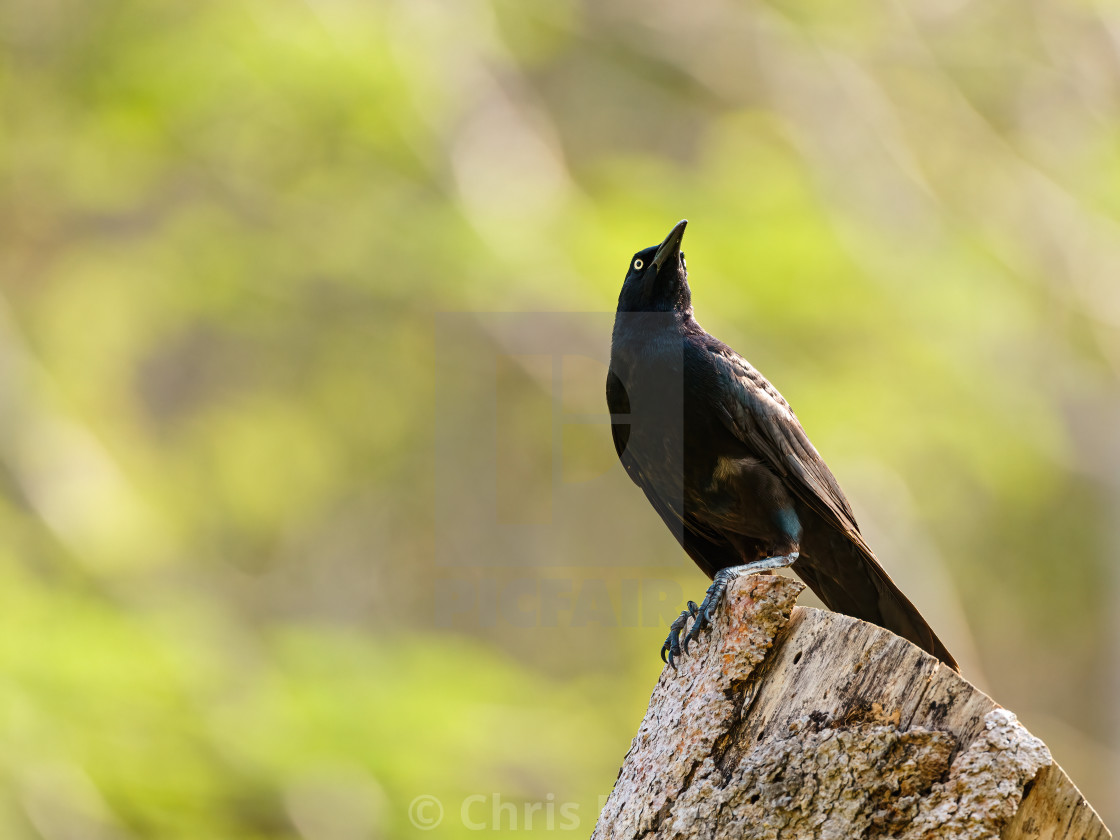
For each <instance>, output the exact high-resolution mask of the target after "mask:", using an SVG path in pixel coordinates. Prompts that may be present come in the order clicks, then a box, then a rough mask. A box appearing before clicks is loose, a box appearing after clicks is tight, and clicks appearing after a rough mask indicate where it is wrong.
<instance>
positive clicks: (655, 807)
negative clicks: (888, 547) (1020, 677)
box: [592, 576, 1112, 840]
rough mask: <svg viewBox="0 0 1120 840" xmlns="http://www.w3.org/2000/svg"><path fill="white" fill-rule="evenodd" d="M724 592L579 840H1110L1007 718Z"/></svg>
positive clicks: (956, 687) (902, 656)
mask: <svg viewBox="0 0 1120 840" xmlns="http://www.w3.org/2000/svg"><path fill="white" fill-rule="evenodd" d="M803 588H804V587H803V586H802V585H801V584H800V583H798V582H796V581H793V580H790V579H788V578H784V577H778V576H754V577H747V578H741V579H739V580H737V581H735V582H734V583H732V585H731V587H730V588H729V589H728V593H727V599H726V600H725V601H724V603H723V605H722V606H721V607H720V610H719V614H718V616H717V619H716V622H715V627H714V628H713V631H712V633H711V635H710V636H709V635H707V634H705V635H704V636H703V637H702V638H701V640H700V641H701V643H700V644H699V645H695V644H694V645H693V646H692V648H691V650H690V654H691V655H690V656H687V657H684V658H683V659H682V660H681V661H680V670H679V671H677V672H674V671H673V670H672V669H671V668H668V667H667V668H665V670H664V671H663V672H662V674H661V678H660V679H659V680H658V683H657V687H656V688H655V689H654V692H653V697H652V698H651V699H650V704H649V709H648V710H647V711H646V716H645V719H644V720H643V721H642V725H641V728H640V729H639V730H638V734H637V736H636V737H635V738H634V741H633V744H632V745H631V747H630V751H629V752H628V753H627V755H626V759H625V762H624V764H623V766H622V769H621V770H620V771H619V777H618V781H617V782H616V783H615V787H614V790H613V791H612V792H611V795H610V797H609V798H608V799H607V802H606V805H605V806H604V808H603V811H602V813H601V814H600V815H599V822H598V824H597V825H596V826H595V832H594V834H593V835H592V838H593V840H608V838H609V840H631V838H634V839H635V840H636V838H642V840H670V839H671V838H775V840H776V839H777V838H779V837H780V838H783V840H793V838H826V839H827V838H837V840H841V838H843V839H844V840H847V838H853V837H867V838H888V837H890V838H905V840H911V839H913V840H917V838H930V839H931V840H932V838H969V840H980V838H997V837H1000V838H1004V840H1051V839H1053V840H1065V838H1070V840H1073V839H1074V838H1077V840H1080V838H1088V840H1105V838H1110V837H1111V836H1112V835H1111V834H1110V833H1109V832H1108V829H1106V828H1105V827H1104V825H1103V824H1102V823H1101V821H1100V819H1099V818H1098V817H1097V815H1096V812H1094V811H1093V809H1092V808H1091V807H1090V806H1089V804H1088V803H1087V802H1086V801H1085V800H1084V799H1083V798H1082V796H1081V794H1080V793H1079V792H1078V790H1077V788H1076V787H1074V785H1073V783H1072V782H1070V780H1069V777H1068V776H1066V774H1065V772H1064V771H1063V770H1062V769H1061V768H1060V767H1059V766H1058V765H1057V764H1055V763H1054V762H1053V759H1052V758H1051V757H1050V752H1049V750H1047V748H1046V745H1045V744H1043V743H1042V742H1041V741H1040V740H1038V739H1037V738H1035V737H1034V736H1033V735H1031V734H1030V733H1029V732H1028V731H1027V730H1026V729H1024V728H1023V726H1022V725H1021V724H1020V723H1019V722H1018V721H1017V720H1016V719H1015V715H1014V714H1012V713H1011V712H1009V711H1008V710H1006V709H1003V708H1001V707H1000V706H998V705H997V704H996V703H994V702H993V701H992V700H991V699H990V698H989V697H987V696H986V695H985V694H983V693H982V692H980V691H979V690H977V689H976V688H974V687H973V686H972V685H970V684H969V683H968V682H966V681H965V680H964V679H962V678H961V677H960V676H959V675H958V674H956V673H955V672H953V671H951V670H950V669H948V668H946V667H945V666H943V665H941V664H940V663H939V662H938V661H937V660H936V659H934V658H933V657H931V656H929V655H927V654H926V653H924V652H923V651H921V650H919V649H918V648H916V647H915V646H914V645H912V644H910V643H909V642H907V641H905V640H904V639H901V638H899V637H898V636H895V635H894V634H892V633H889V632H888V631H886V630H883V629H881V628H879V627H875V626H874V625H871V624H867V623H866V622H863V621H859V620H857V619H853V618H849V617H848V616H843V615H839V614H837V613H830V612H822V611H821V610H815V609H809V608H805V607H795V606H794V601H795V600H796V599H797V595H798V593H800V591H801V590H802V589H803Z"/></svg>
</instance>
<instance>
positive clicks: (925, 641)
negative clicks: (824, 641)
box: [607, 221, 957, 670]
mask: <svg viewBox="0 0 1120 840" xmlns="http://www.w3.org/2000/svg"><path fill="white" fill-rule="evenodd" d="M686 224H687V222H685V221H682V222H679V223H678V224H677V225H676V226H675V227H674V228H673V230H672V231H670V233H669V235H668V236H667V237H665V241H664V242H662V243H661V244H660V245H656V246H653V247H650V248H646V249H645V250H643V251H639V252H638V253H636V254H635V255H634V256H633V258H632V259H631V260H630V266H629V269H628V271H627V273H626V280H625V281H624V282H623V284H622V292H621V294H620V295H619V298H618V311H617V313H616V315H615V322H614V332H613V335H612V338H611V363H610V370H609V372H608V374H607V405H608V407H609V409H610V412H611V415H612V418H611V431H612V434H613V436H614V445H615V450H616V451H617V452H618V457H619V459H620V460H621V461H622V465H623V466H624V467H625V468H626V472H627V473H628V474H629V475H630V478H631V479H632V480H633V481H634V483H635V484H637V485H638V486H639V487H640V488H642V490H643V491H644V492H645V494H646V498H648V499H649V501H650V503H651V504H652V505H653V507H654V509H656V511H657V513H658V514H660V516H661V518H662V519H663V520H664V521H665V524H666V525H668V526H669V529H670V530H671V531H673V533H674V534H675V535H676V537H677V540H678V541H679V542H680V544H681V546H682V547H683V548H684V550H685V552H687V553H688V555H689V556H690V557H691V558H692V559H693V560H694V561H695V562H696V564H697V565H698V566H699V567H700V568H701V569H702V570H703V571H704V572H705V574H707V575H708V577H710V578H712V579H713V583H712V585H711V586H710V587H708V591H707V594H706V595H705V597H704V600H703V603H702V604H701V605H700V606H699V607H697V606H696V604H695V603H694V602H692V601H689V602H688V609H687V610H685V611H683V612H682V613H681V614H680V617H679V618H677V619H676V620H675V621H674V622H673V623H672V625H671V627H670V629H669V636H668V638H667V639H666V640H665V644H664V645H662V648H661V658H662V659H665V655H666V653H668V662H669V664H671V665H673V666H674V667H676V663H675V659H676V658H677V657H679V656H680V655H681V653H682V652H683V653H688V645H689V643H690V642H692V641H694V640H695V639H696V638H697V636H699V634H700V631H701V629H702V628H703V627H705V626H707V625H710V624H711V620H712V616H713V614H714V612H715V610H716V609H717V608H718V606H719V603H720V600H721V598H722V597H723V594H724V591H725V589H726V588H727V584H728V583H729V582H730V581H731V580H733V579H734V578H736V577H739V576H740V575H744V574H753V573H757V572H765V571H767V570H769V569H777V568H781V567H784V566H791V567H792V568H793V571H794V572H796V573H797V575H798V576H799V577H800V578H801V579H802V580H804V581H805V583H807V584H808V585H809V588H810V589H812V590H813V591H814V592H815V593H817V595H818V596H819V597H820V599H821V600H822V601H824V603H825V604H826V605H827V606H828V607H829V608H830V609H832V610H836V611H837V612H841V613H845V614H847V615H851V616H854V617H856V618H861V619H863V620H865V621H869V622H872V623H874V624H878V625H879V626H880V627H885V628H886V629H888V630H891V631H893V632H895V633H897V634H898V635H900V636H902V637H903V638H906V639H909V640H910V641H911V642H913V643H914V644H916V645H918V647H920V648H922V649H923V650H925V651H928V652H929V653H931V654H933V655H934V656H936V657H937V658H938V659H940V660H941V661H942V662H944V663H945V664H946V665H948V666H949V667H951V668H953V669H955V670H956V669H957V664H956V662H955V661H954V660H953V657H952V656H951V655H950V654H949V652H948V651H947V650H946V649H945V646H944V645H943V644H942V643H941V641H940V640H939V639H938V638H937V636H936V635H934V632H933V630H932V629H930V626H929V625H928V624H927V623H926V621H925V619H923V618H922V616H921V614H920V613H919V612H918V610H917V608H915V606H914V605H913V604H911V603H910V601H909V600H908V599H907V598H906V596H905V595H903V594H902V592H901V591H899V589H898V587H897V586H895V584H894V583H893V581H891V579H890V577H888V576H887V573H886V572H885V571H884V570H883V568H882V566H880V565H879V563H878V561H877V560H876V559H875V555H874V554H873V553H872V551H871V549H870V548H869V547H868V545H867V543H866V542H865V541H864V539H863V537H862V536H861V535H860V532H859V527H858V526H857V525H856V520H855V517H854V516H853V514H852V509H851V506H850V505H849V504H848V500H847V499H846V498H844V494H843V492H842V491H841V490H840V486H839V485H838V484H837V482H836V479H835V478H834V477H833V475H832V473H831V472H830V471H829V469H828V467H827V466H826V465H825V463H824V461H823V460H822V459H821V456H820V455H819V454H818V453H817V450H816V449H815V448H814V447H813V444H811V443H810V442H809V438H808V437H807V436H806V435H805V431H804V430H803V429H802V428H801V424H800V423H799V422H798V420H797V417H796V416H794V413H793V411H792V410H791V409H790V407H789V404H788V403H787V402H786V401H785V399H783V398H782V395H781V394H779V393H778V391H777V389H775V388H774V386H773V385H771V384H770V383H769V382H768V381H767V380H766V379H765V377H763V376H762V374H761V373H759V372H758V371H757V370H755V369H754V368H753V367H751V365H750V364H749V363H748V362H747V361H746V360H745V359H743V357H741V356H740V355H739V354H738V353H736V352H735V351H734V350H732V349H731V348H730V347H728V346H727V345H726V344H723V343H722V342H721V341H719V340H717V339H715V338H713V337H712V336H711V335H709V334H708V333H707V332H705V331H704V329H703V328H702V327H701V326H700V325H699V324H698V323H696V320H695V319H694V318H693V316H692V293H691V291H690V290H689V287H688V272H687V270H686V267H685V259H684V254H683V253H681V239H682V237H683V236H684V229H685V225H686ZM690 616H691V617H692V618H694V621H693V623H692V627H691V628H690V629H689V630H688V632H687V633H686V634H685V636H684V638H683V639H682V638H681V631H682V630H683V629H684V627H685V626H686V623H687V620H688V618H689V617H690Z"/></svg>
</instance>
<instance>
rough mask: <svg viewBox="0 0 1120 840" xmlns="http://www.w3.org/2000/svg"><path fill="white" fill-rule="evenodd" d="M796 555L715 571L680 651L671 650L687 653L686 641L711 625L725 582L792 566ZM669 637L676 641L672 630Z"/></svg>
mask: <svg viewBox="0 0 1120 840" xmlns="http://www.w3.org/2000/svg"><path fill="white" fill-rule="evenodd" d="M797 556H798V554H797V552H796V551H791V552H790V553H789V554H782V555H779V556H776V557H763V558H762V559H761V560H754V561H753V562H750V563H744V564H743V565H742V566H728V567H727V568H726V569H720V570H719V571H718V572H716V576H715V579H714V580H713V581H712V585H711V586H709V587H708V591H707V593H706V594H705V595H704V601H703V603H701V604H700V609H699V610H698V611H697V613H696V616H695V618H696V620H695V621H693V622H692V626H691V627H690V628H689V629H688V633H686V634H685V637H684V644H683V647H682V648H681V650H680V651H673V652H674V653H688V643H689V642H691V641H693V640H695V639H696V638H698V637H699V636H700V631H701V630H702V629H703V628H704V627H705V626H708V627H710V626H711V624H712V617H713V616H714V615H715V612H716V608H717V607H719V605H720V602H721V601H722V600H723V595H724V593H725V592H726V591H727V584H729V583H731V581H733V580H735V578H739V577H742V576H743V575H755V574H758V573H759V572H765V571H767V570H769V569H784V568H785V567H787V566H792V565H793V563H794V561H795V560H797ZM689 606H692V603H691V602H689ZM684 615H685V614H684V613H681V616H680V618H678V619H677V621H683V620H684ZM677 621H674V622H673V626H676V623H677ZM677 633H678V635H679V633H680V631H679V630H678V631H677ZM669 639H671V640H672V641H673V642H676V638H674V635H673V633H672V632H670V633H669ZM669 639H667V640H666V644H668V642H669Z"/></svg>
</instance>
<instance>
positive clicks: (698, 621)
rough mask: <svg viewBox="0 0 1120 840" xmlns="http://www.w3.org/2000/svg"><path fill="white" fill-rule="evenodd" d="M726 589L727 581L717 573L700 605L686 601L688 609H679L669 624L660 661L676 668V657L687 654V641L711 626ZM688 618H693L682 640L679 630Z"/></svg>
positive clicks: (694, 639)
mask: <svg viewBox="0 0 1120 840" xmlns="http://www.w3.org/2000/svg"><path fill="white" fill-rule="evenodd" d="M726 589H727V581H726V580H723V579H722V578H721V576H719V575H717V576H716V580H715V582H714V583H713V584H712V585H711V586H709V587H708V591H707V592H706V593H705V594H704V600H703V602H702V603H701V604H700V606H697V605H696V602H695V601H689V602H688V609H687V610H681V614H680V615H679V616H677V618H676V620H674V621H673V623H672V624H670V625H669V636H668V637H667V638H666V639H665V644H663V645H662V646H661V661H662V662H665V661H667V662H668V663H669V664H670V665H672V666H673V669H674V670H676V668H677V663H676V659H677V658H679V657H680V656H683V655H687V654H688V645H689V643H690V642H694V641H696V639H698V638H699V637H700V633H701V631H703V629H704V628H705V627H711V626H712V619H713V618H714V617H715V612H716V609H717V608H718V607H719V604H720V601H722V600H723V593H724V591H726ZM690 618H691V619H693V621H692V626H691V627H689V628H688V632H687V633H685V634H684V639H683V640H682V639H681V631H682V630H683V629H684V626H685V624H686V623H687V622H688V619H690ZM666 652H668V654H669V658H668V660H666V658H665V654H666Z"/></svg>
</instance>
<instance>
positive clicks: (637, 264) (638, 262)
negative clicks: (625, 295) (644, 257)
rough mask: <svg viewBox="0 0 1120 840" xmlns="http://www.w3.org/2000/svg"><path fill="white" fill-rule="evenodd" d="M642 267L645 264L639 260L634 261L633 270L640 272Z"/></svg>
mask: <svg viewBox="0 0 1120 840" xmlns="http://www.w3.org/2000/svg"><path fill="white" fill-rule="evenodd" d="M643 265H645V263H643V262H642V261H641V260H634V268H636V269H638V270H639V271H640V270H641V268H642V266H643Z"/></svg>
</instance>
